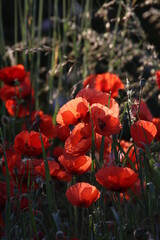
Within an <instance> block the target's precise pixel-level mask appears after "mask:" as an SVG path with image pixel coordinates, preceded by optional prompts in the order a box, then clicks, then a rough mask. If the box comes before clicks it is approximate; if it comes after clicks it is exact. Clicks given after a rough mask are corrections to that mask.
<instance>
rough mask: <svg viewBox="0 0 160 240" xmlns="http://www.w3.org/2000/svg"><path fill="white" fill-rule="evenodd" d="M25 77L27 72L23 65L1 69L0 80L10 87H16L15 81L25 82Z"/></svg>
mask: <svg viewBox="0 0 160 240" xmlns="http://www.w3.org/2000/svg"><path fill="white" fill-rule="evenodd" d="M25 76H26V71H25V69H24V66H23V65H21V64H19V65H16V66H12V67H5V68H2V69H0V80H1V81H3V82H4V83H5V84H8V85H14V84H15V79H17V80H18V81H19V82H23V80H24V78H25Z"/></svg>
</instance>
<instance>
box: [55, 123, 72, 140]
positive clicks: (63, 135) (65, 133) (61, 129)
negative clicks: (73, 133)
mask: <svg viewBox="0 0 160 240" xmlns="http://www.w3.org/2000/svg"><path fill="white" fill-rule="evenodd" d="M56 132H57V137H58V138H59V139H60V140H61V141H62V142H65V141H66V139H67V138H68V137H69V135H70V129H69V127H68V126H65V125H64V126H61V125H59V124H58V125H57V126H56Z"/></svg>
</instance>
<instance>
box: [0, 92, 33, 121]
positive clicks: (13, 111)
mask: <svg viewBox="0 0 160 240" xmlns="http://www.w3.org/2000/svg"><path fill="white" fill-rule="evenodd" d="M34 101H35V100H34V92H33V91H32V96H31V99H30V97H26V98H24V99H22V100H21V102H20V103H17V101H16V100H12V99H9V100H7V101H6V102H5V107H6V109H7V111H8V113H9V115H10V116H12V117H15V116H17V117H19V118H22V117H25V116H28V115H29V114H30V112H31V109H32V107H31V106H32V105H34Z"/></svg>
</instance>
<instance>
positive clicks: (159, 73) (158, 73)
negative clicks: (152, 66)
mask: <svg viewBox="0 0 160 240" xmlns="http://www.w3.org/2000/svg"><path fill="white" fill-rule="evenodd" d="M156 81H157V85H158V88H159V89H160V71H156Z"/></svg>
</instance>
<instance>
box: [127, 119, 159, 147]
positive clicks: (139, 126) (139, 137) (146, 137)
mask: <svg viewBox="0 0 160 240" xmlns="http://www.w3.org/2000/svg"><path fill="white" fill-rule="evenodd" d="M130 130H131V136H132V138H133V140H134V142H135V143H136V145H137V146H138V147H140V148H143V149H144V144H146V145H149V144H150V143H151V142H152V140H153V139H154V137H155V136H156V134H157V128H156V126H155V125H154V124H153V123H151V122H148V121H144V120H139V121H137V122H135V123H134V124H132V126H131V129H130Z"/></svg>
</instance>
